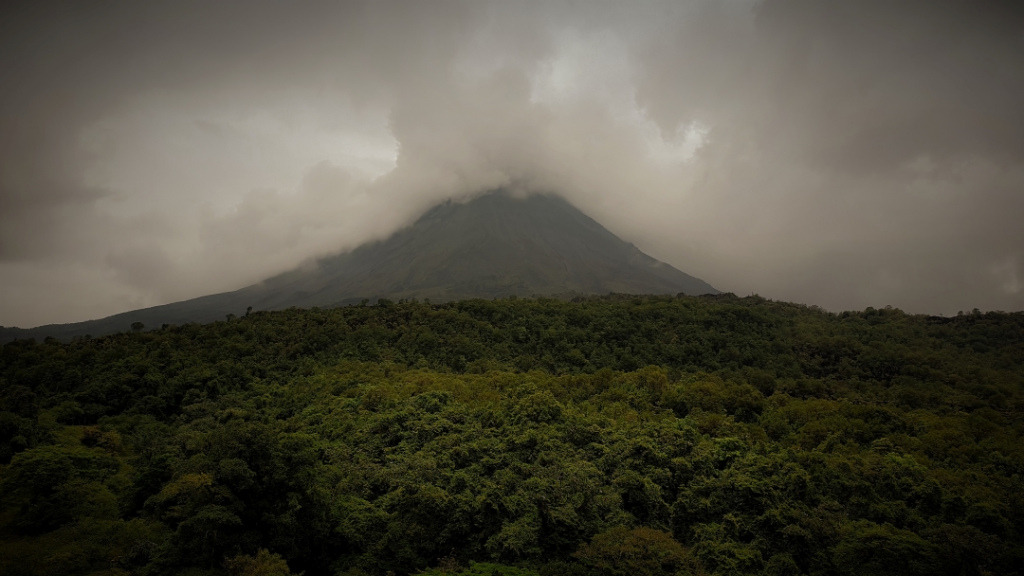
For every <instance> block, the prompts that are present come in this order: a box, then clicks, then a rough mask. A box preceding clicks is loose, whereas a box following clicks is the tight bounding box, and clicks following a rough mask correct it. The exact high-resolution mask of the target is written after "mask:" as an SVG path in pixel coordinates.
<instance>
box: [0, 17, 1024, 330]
mask: <svg viewBox="0 0 1024 576" xmlns="http://www.w3.org/2000/svg"><path fill="white" fill-rule="evenodd" d="M0 10H2V13H0V324H3V325H6V326H23V327H29V326H35V325H40V324H45V323H64V322H72V321H79V320H85V319H89V318H98V317H102V316H106V315H109V314H113V313H116V312H122V311H126V310H131V309H135V308H141V307H145V306H151V305H156V304H160V303H166V302H172V301H177V300H182V299H186V298H191V297H196V296H201V295H204V294H209V293H214V292H219V291H224V290H231V289H235V288H239V287H242V286H244V285H247V284H249V283H252V282H255V281H258V280H260V279H263V278H265V277H267V276H269V275H271V274H274V273H277V272H280V271H283V270H285V269H289V268H292V267H294V266H296V265H298V264H299V263H301V262H303V261H307V260H308V259H310V258H313V257H316V256H320V255H325V254H329V253H334V252H338V251H341V250H345V249H349V248H353V247H355V246H357V245H358V244H360V243H362V242H364V241H366V240H369V239H376V238H381V237H384V236H386V235H388V234H389V233H391V232H393V231H394V230H396V229H397V228H399V227H401V226H402V225H404V224H407V223H409V222H410V221H411V220H412V219H413V218H415V217H416V216H417V215H419V214H420V213H421V212H422V211H423V210H425V209H427V208H428V207H430V206H431V205H433V204H435V203H437V202H440V201H442V200H444V199H446V198H456V199H458V198H464V197H467V196H470V195H473V194H477V193H480V192H482V191H486V190H490V189H495V188H499V187H504V188H509V189H513V190H519V191H522V192H529V191H541V192H554V193H558V194H560V195H562V196H564V197H565V198H567V199H568V200H569V201H570V202H572V203H573V204H575V205H576V206H577V207H579V208H580V209H581V210H583V211H584V212H586V213H587V214H588V215H590V216H591V217H593V218H594V219H596V220H598V221H599V222H601V223H602V224H604V225H605V226H607V227H608V228H609V229H610V230H611V231H613V232H615V233H616V234H618V235H619V236H621V237H622V238H624V239H626V240H628V241H631V242H633V243H634V244H636V245H637V246H638V247H640V248H641V249H642V250H644V251H645V252H647V253H649V254H651V255H652V256H654V257H656V258H659V259H661V260H664V261H666V262H668V263H670V264H672V265H673V266H675V267H677V268H679V269H681V270H683V271H685V272H687V273H689V274H692V275H694V276H697V277H699V278H702V279H704V280H706V281H708V282H709V283H711V284H712V285H714V286H715V287H717V288H719V289H721V290H724V291H730V292H735V293H737V294H739V295H741V296H742V295H748V294H754V293H756V294H760V295H761V296H765V297H768V298H773V299H779V300H787V301H795V302H801V303H805V304H811V305H819V306H822V307H825V308H827V309H830V310H843V309H863V308H865V307H867V306H873V307H883V306H886V305H892V306H896V307H900V308H902V309H904V310H906V311H909V312H921V313H931V314H955V313H956V312H957V311H958V310H971V309H973V308H980V309H982V310H1021V309H1024V226H1021V223H1020V221H1021V219H1022V216H1024V104H1022V103H1024V4H1021V3H1019V2H1005V3H1001V2H966V1H964V2H947V1H920V2H915V1H901V2H891V1H888V0H885V1H882V0H867V1H865V0H856V1H849V2H840V1H836V2H814V1H810V0H807V1H804V0H764V1H762V2H755V1H718V2H664V3H658V2H651V3H632V2H631V3H625V2H537V3H521V2H514V3H513V2H492V3H487V2H478V1H467V2H366V3H361V2H344V3H343V2H323V3H308V2H276V1H273V2H271V1H268V2H213V3H211V2H178V1H175V2H106V3H80V2H67V3H50V2H18V3H14V5H12V3H6V4H5V5H4V8H2V9H0Z"/></svg>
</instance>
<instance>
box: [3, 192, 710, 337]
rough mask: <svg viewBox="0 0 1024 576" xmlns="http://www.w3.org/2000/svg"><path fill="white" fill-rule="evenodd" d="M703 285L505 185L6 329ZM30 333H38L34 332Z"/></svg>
mask: <svg viewBox="0 0 1024 576" xmlns="http://www.w3.org/2000/svg"><path fill="white" fill-rule="evenodd" d="M609 292H617V293H627V294H678V293H683V294H688V295H698V294H708V293H712V294H713V293H717V292H718V291H717V290H715V289H714V288H713V287H711V286H710V285H709V284H707V283H706V282H704V281H702V280H699V279H697V278H694V277H693V276H690V275H688V274H685V273H683V272H681V271H679V270H677V269H676V268H674V267H672V266H670V265H669V264H666V263H664V262H661V261H659V260H656V259H654V258H652V257H650V256H648V255H647V254H644V253H643V252H641V251H640V250H639V249H638V248H637V247H636V246H634V245H632V244H630V243H628V242H624V241H623V240H621V239H619V238H618V237H617V236H615V235H614V234H612V233H611V232H609V231H608V230H607V229H606V228H604V227H603V226H601V225H600V224H598V223H597V222H596V221H594V220H593V219H591V218H590V217H589V216H587V215H586V214H584V213H582V212H580V211H579V210H578V209H576V208H575V207H574V206H572V205H571V204H570V203H569V202H567V201H566V200H564V199H563V198H561V197H559V196H554V195H550V194H530V195H525V196H524V195H519V194H510V193H508V192H505V191H494V192H489V193H486V194H482V195H480V196H477V197H475V198H472V199H470V200H468V201H464V202H457V201H452V200H448V201H445V202H443V203H441V204H438V205H437V206H434V207H433V208H431V209H429V210H427V211H426V212H425V213H424V214H423V215H422V216H421V217H420V218H419V219H417V220H416V221H415V222H414V223H413V224H411V225H409V226H407V227H406V228H403V229H401V230H399V231H397V232H395V233H394V234H392V235H391V236H390V237H388V238H387V239H385V240H380V241H377V242H372V243H368V244H364V245H362V246H360V247H358V248H356V249H355V250H352V251H350V252H346V253H343V254H338V255H335V256H329V257H326V258H322V259H320V260H318V261H317V262H316V263H315V265H314V266H302V267H299V268H296V269H294V270H292V271H290V272H286V273H284V274H280V275H278V276H275V277H273V278H270V279H268V280H265V281H263V282H260V283H258V284H254V285H252V286H249V287H246V288H242V289H241V290H236V291H234V292H227V293H223V294H214V295H211V296H204V297H202V298H196V299H193V300H186V301H184V302H177V303H174V304H166V305H163V306H156V307H153V308H147V309H144V310H136V311H134V312H126V313H123V314H118V315H116V316H111V317H109V318H105V319H102V320H93V321H89V322H81V323H77V324H68V325H61V326H52V327H44V328H52V329H51V330H46V331H42V330H43V328H39V329H34V330H31V331H18V333H14V334H13V335H12V333H11V331H10V329H8V330H7V331H6V336H9V337H28V336H46V335H56V336H61V337H71V336H76V335H85V334H92V335H100V334H107V333H110V332H117V331H123V330H126V329H127V328H128V327H129V326H131V325H132V324H133V323H136V322H141V323H143V324H145V325H146V326H147V327H155V326H160V325H162V324H182V323H187V322H208V321H212V320H219V319H223V318H224V317H225V316H226V315H227V314H235V315H238V314H242V313H244V312H245V311H246V310H247V309H249V308H250V307H251V308H252V309H253V310H278V309H284V308H289V307H313V306H319V307H329V306H339V305H346V304H353V303H358V302H360V301H362V300H364V299H365V300H370V301H376V300H377V299H379V298H390V299H401V298H419V299H427V298H429V299H431V300H433V301H435V302H443V301H449V300H456V299H464V298H495V297H505V296H556V297H570V296H575V295H586V294H607V293H609ZM37 332H38V334H37Z"/></svg>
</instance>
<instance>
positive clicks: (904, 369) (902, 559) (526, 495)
mask: <svg viewBox="0 0 1024 576" xmlns="http://www.w3.org/2000/svg"><path fill="white" fill-rule="evenodd" d="M1022 410H1024V314H1020V313H1015V314H1004V313H989V314H977V313H975V314H969V315H963V316H958V317H956V318H934V317H924V316H911V315H906V314H904V313H902V312H900V311H899V310H892V309H884V310H873V309H868V310H866V311H864V312H857V313H844V314H841V315H835V314H829V313H825V312H822V311H820V310H816V309H811V308H807V307H803V306H797V305H791V304H781V303H776V302H770V301H766V300H764V299H761V298H757V297H752V298H743V299H738V298H735V297H732V296H728V295H727V296H718V297H703V298H667V297H665V298H659V297H607V298H593V299H585V300H582V301H576V302H563V301H556V300H499V301H482V300H472V301H462V302H456V303H451V304H446V305H442V306H432V305H429V304H425V303H416V302H397V303H394V302H387V301H381V302H380V303H379V304H378V305H376V306H359V307H349V308H339V309H331V310H316V309H314V310H289V311H284V312H275V313H257V314H252V315H249V316H246V317H242V318H233V319H231V320H229V321H227V322H219V323H215V324H209V325H188V326H180V327H167V328H165V329H163V330H159V331H154V332H138V333H133V334H122V335H117V336H111V337H105V338H99V339H80V340H76V341H74V342H71V343H67V344H64V343H60V342H57V341H55V340H48V341H46V342H42V343H36V342H31V341H28V342H26V341H18V342H14V343H11V344H8V345H6V346H4V347H3V349H2V353H0V499H2V500H0V504H2V507H0V573H3V574H8V575H16V574H43V573H47V574H50V573H53V574H56V573H60V574H111V575H113V574H153V575H158V574H197V575H198V574H225V573H228V574H246V575H256V574H287V573H289V572H293V573H298V572H300V571H304V572H305V573H306V574H307V575H310V576H312V575H317V574H353V575H355V574H374V575H377V574H380V575H383V574H386V573H388V572H394V573H395V574H408V573H416V572H419V571H423V570H427V571H428V573H429V574H442V573H447V574H464V575H467V576H468V575H486V576H492V575H493V574H505V575H506V576H514V575H520V576H522V575H537V574H540V575H544V576H548V575H551V576H553V575H556V574H599V575H609V576H611V575H630V576H642V575H646V574H689V573H709V574H837V575H842V574H894V573H898V574H950V575H954V574H965V575H967V574H985V573H995V574H1019V573H1020V572H1021V568H1020V567H1021V566H1024V544H1022V543H1024V480H1022V474H1024V442H1022V440H1024V438H1022V437H1024V418H1022Z"/></svg>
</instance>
